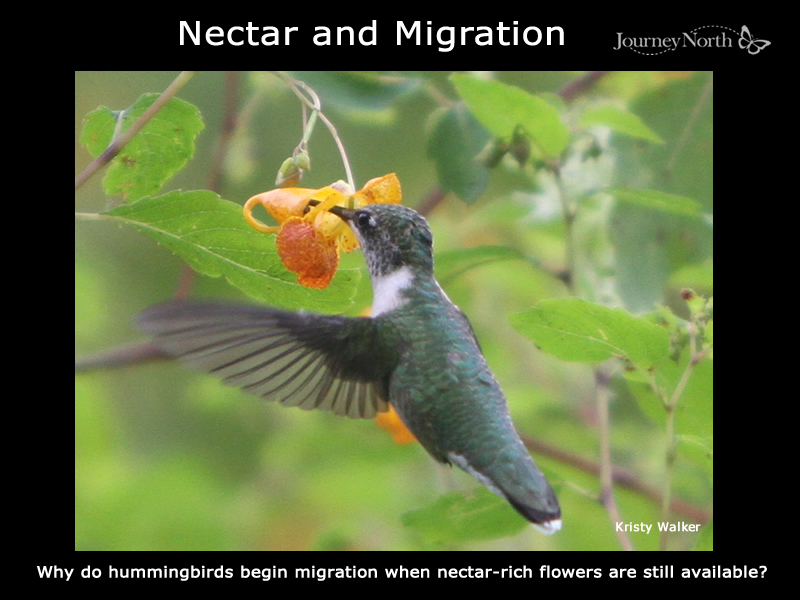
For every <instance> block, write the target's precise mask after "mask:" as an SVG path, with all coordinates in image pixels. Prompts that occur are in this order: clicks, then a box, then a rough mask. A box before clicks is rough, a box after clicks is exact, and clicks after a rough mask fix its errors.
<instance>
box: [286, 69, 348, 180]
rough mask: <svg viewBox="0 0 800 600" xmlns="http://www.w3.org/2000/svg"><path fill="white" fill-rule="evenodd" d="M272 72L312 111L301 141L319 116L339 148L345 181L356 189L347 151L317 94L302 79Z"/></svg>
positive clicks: (308, 133) (307, 134) (308, 134)
mask: <svg viewBox="0 0 800 600" xmlns="http://www.w3.org/2000/svg"><path fill="white" fill-rule="evenodd" d="M272 74H273V75H275V76H276V77H277V78H278V79H280V80H281V81H283V82H284V83H285V84H286V85H287V86H289V89H290V90H292V91H293V92H294V94H295V96H297V97H298V98H299V99H300V101H301V102H302V103H303V104H305V105H306V106H308V107H309V108H310V109H311V111H312V112H311V116H310V117H309V119H308V126H307V127H306V128H305V129H306V131H304V135H303V141H304V142H305V141H307V139H306V136H310V135H311V132H310V130H311V129H313V124H314V119H315V118H316V117H319V119H320V120H321V121H322V122H323V123H325V127H327V128H328V131H330V132H331V136H332V137H333V140H334V141H335V142H336V147H337V148H338V149H339V155H340V156H341V157H342V163H343V164H344V172H345V175H346V177H347V183H348V184H349V185H350V187H351V188H353V189H356V186H355V183H354V182H353V172H352V171H351V169H350V161H349V160H348V158H347V151H346V150H345V149H344V144H343V143H342V140H341V138H340V137H339V133H338V132H337V131H336V127H334V126H333V123H331V122H330V121H329V120H328V117H326V116H325V114H324V113H323V112H322V103H321V102H320V100H319V96H317V94H316V92H315V91H314V90H313V89H311V88H310V87H309V86H308V85H306V84H305V83H303V82H302V81H299V80H297V79H294V78H292V77H289V76H288V75H286V74H285V73H281V72H280V71H272Z"/></svg>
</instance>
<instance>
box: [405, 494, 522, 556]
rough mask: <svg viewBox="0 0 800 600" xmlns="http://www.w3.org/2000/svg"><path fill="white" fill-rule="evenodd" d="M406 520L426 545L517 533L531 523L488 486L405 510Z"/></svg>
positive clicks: (454, 542)
mask: <svg viewBox="0 0 800 600" xmlns="http://www.w3.org/2000/svg"><path fill="white" fill-rule="evenodd" d="M402 521H403V525H405V526H406V527H409V528H410V529H412V530H413V531H414V532H415V533H416V534H417V535H418V536H419V537H420V540H421V541H422V543H424V544H425V545H426V546H441V545H445V544H462V543H465V542H472V541H477V540H493V539H497V538H500V537H505V536H509V535H515V534H517V533H519V532H520V531H522V530H523V529H524V528H525V527H526V525H527V522H526V521H525V519H523V518H522V517H520V516H519V515H518V514H517V513H516V511H514V509H513V508H511V506H509V504H508V502H506V501H505V500H503V499H502V498H500V497H498V496H496V495H494V494H492V493H491V492H490V491H489V490H487V489H485V488H478V489H476V490H475V492H474V493H472V494H470V495H469V496H465V495H464V494H462V493H461V492H450V493H448V494H444V495H442V496H440V497H439V498H437V500H436V501H435V502H434V503H432V504H429V505H428V506H426V507H424V508H420V509H417V510H412V511H409V512H407V513H405V514H404V515H403V516H402Z"/></svg>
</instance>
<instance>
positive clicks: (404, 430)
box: [375, 404, 417, 444]
mask: <svg viewBox="0 0 800 600" xmlns="http://www.w3.org/2000/svg"><path fill="white" fill-rule="evenodd" d="M375 424H376V425H377V426H378V427H380V428H381V429H385V430H386V431H388V432H389V435H391V436H392V441H393V442H394V443H395V444H410V443H411V442H416V441H417V438H415V437H414V434H413V433H411V431H409V429H408V427H406V424H405V423H403V421H402V420H401V419H400V415H398V414H397V412H396V411H395V410H394V407H393V406H392V405H391V404H390V405H389V410H388V411H386V412H382V413H378V414H377V415H375Z"/></svg>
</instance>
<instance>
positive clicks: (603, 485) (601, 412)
mask: <svg viewBox="0 0 800 600" xmlns="http://www.w3.org/2000/svg"><path fill="white" fill-rule="evenodd" d="M594 375H595V383H596V388H597V415H598V420H599V429H600V502H602V503H603V506H604V507H605V509H606V512H608V516H609V517H610V519H611V523H612V524H614V525H616V523H618V522H619V521H621V518H620V516H619V511H618V510H617V503H616V502H615V501H614V480H613V472H612V469H613V466H614V465H613V464H612V462H611V425H610V419H609V409H608V407H609V400H610V398H611V393H610V391H609V386H608V382H609V374H608V366H607V365H598V366H597V368H596V369H595V371H594ZM614 531H615V532H616V534H617V538H618V539H619V543H620V545H621V546H622V548H623V549H624V550H633V545H632V544H631V541H630V539H629V538H628V534H627V533H626V532H625V531H617V528H616V526H615V527H614Z"/></svg>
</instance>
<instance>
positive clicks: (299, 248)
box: [244, 173, 402, 289]
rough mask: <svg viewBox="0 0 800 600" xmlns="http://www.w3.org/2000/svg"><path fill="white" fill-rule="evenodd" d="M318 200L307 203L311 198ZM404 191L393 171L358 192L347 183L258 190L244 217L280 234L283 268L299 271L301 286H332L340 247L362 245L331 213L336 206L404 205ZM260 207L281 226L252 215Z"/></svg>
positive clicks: (261, 228)
mask: <svg viewBox="0 0 800 600" xmlns="http://www.w3.org/2000/svg"><path fill="white" fill-rule="evenodd" d="M311 200H315V201H316V202H318V204H316V206H309V201H311ZM401 201H402V192H401V189H400V180H399V179H397V175H395V174H394V173H389V174H388V175H384V176H383V177H376V178H375V179H371V180H370V181H368V182H367V183H366V185H364V187H363V188H361V189H360V190H359V191H358V192H354V191H353V189H352V188H351V187H350V186H349V185H348V184H347V183H345V182H344V181H337V182H336V183H332V184H331V185H328V186H325V187H323V188H320V189H316V190H315V189H309V188H279V189H276V190H270V191H269V192H263V193H261V194H256V195H255V196H253V197H252V198H250V199H249V200H248V201H247V202H246V203H245V205H244V218H245V220H246V221H247V222H248V223H249V224H250V226H251V227H253V228H254V229H257V230H258V231H261V232H262V233H277V234H278V236H277V239H276V240H275V243H276V247H277V250H278V255H279V256H280V257H281V260H282V261H283V264H284V266H285V267H286V268H287V269H289V270H290V271H292V272H293V273H297V281H298V283H299V284H300V285H304V286H306V287H309V288H315V289H323V288H326V287H328V285H329V284H330V282H331V279H333V276H334V274H335V273H336V269H337V268H338V266H339V251H340V250H343V251H344V252H350V251H351V250H355V249H356V248H358V240H357V239H356V237H355V235H354V234H353V232H352V231H351V230H350V227H348V226H347V224H346V223H345V222H344V221H342V220H341V219H340V218H339V217H337V216H336V215H334V214H333V213H330V212H328V211H329V210H330V209H331V208H332V207H333V206H343V207H345V208H351V209H352V208H360V207H362V206H366V205H367V204H378V203H381V204H400V202H401ZM257 204H260V205H262V206H263V207H264V208H265V209H266V211H267V212H268V213H269V214H270V216H271V217H272V218H273V219H275V220H276V221H277V222H278V223H279V224H278V225H277V226H269V225H265V224H264V223H262V222H261V221H259V220H258V219H256V218H255V217H254V216H253V214H252V211H253V208H254V207H255V206H256V205H257Z"/></svg>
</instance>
